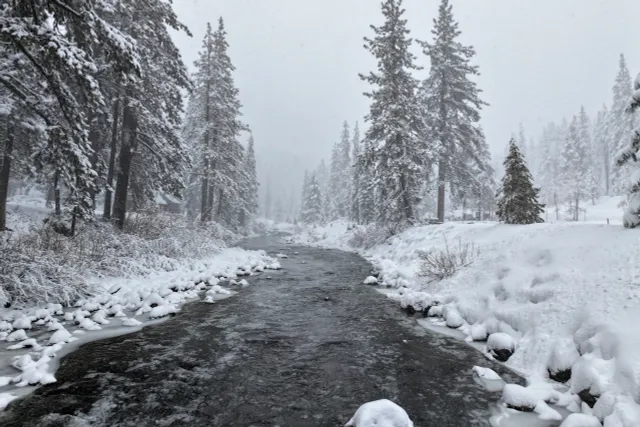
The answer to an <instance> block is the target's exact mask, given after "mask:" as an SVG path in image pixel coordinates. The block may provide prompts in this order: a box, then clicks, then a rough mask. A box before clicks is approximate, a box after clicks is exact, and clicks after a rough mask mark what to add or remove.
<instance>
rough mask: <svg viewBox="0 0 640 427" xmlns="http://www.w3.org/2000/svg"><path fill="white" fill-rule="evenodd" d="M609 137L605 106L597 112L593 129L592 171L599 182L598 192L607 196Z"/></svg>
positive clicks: (609, 162) (608, 182) (607, 114)
mask: <svg viewBox="0 0 640 427" xmlns="http://www.w3.org/2000/svg"><path fill="white" fill-rule="evenodd" d="M608 135H609V111H608V109H607V106H606V105H603V106H602V109H601V110H600V111H598V116H597V118H596V122H595V125H594V128H593V146H594V148H593V152H594V157H593V158H594V169H595V171H596V173H597V176H599V180H600V181H601V184H600V190H601V191H602V190H603V191H604V194H606V195H609V189H610V179H611V172H610V169H611V157H610V155H611V153H610V150H609V146H608Z"/></svg>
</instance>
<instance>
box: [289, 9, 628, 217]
mask: <svg viewBox="0 0 640 427" xmlns="http://www.w3.org/2000/svg"><path fill="white" fill-rule="evenodd" d="M402 3H403V2H402V0H386V1H385V2H383V4H382V13H383V15H384V17H385V22H384V24H383V25H382V26H379V27H376V26H372V27H371V28H372V29H373V32H374V37H372V38H365V47H366V48H367V49H368V50H369V51H370V52H371V53H372V55H373V56H374V57H375V58H376V59H377V60H378V66H377V69H376V70H375V71H373V72H371V73H369V74H366V75H361V76H360V77H361V78H362V79H363V80H364V81H366V82H368V83H369V84H370V85H371V87H372V89H371V91H370V92H369V93H366V94H365V95H366V96H367V97H369V98H370V100H371V106H370V111H369V114H368V115H367V116H366V122H367V124H368V129H367V131H366V133H365V135H364V138H363V139H362V140H360V136H359V133H358V130H357V127H356V129H355V131H354V136H353V138H352V140H351V142H350V143H349V136H348V135H349V127H348V125H347V124H346V123H345V125H344V126H343V130H342V134H341V138H340V141H339V142H338V143H337V144H336V145H335V147H334V150H333V154H332V157H331V162H330V165H329V169H330V173H327V171H326V169H327V166H326V165H325V164H324V163H321V164H320V166H318V168H317V170H315V171H313V172H308V173H307V174H306V176H305V179H304V183H303V194H302V201H303V203H302V205H303V206H302V209H301V216H300V217H301V220H302V221H304V222H312V223H317V222H321V221H331V220H335V219H337V218H348V219H350V220H351V221H353V222H356V223H360V224H367V223H372V222H376V223H381V224H411V223H415V222H416V221H417V220H422V219H424V217H425V216H432V217H433V216H435V219H437V220H439V221H443V220H444V219H445V212H446V211H447V210H449V211H451V210H453V209H458V210H461V211H462V212H463V214H464V213H465V212H467V211H469V210H471V211H475V212H476V213H475V215H474V216H475V217H476V218H483V219H484V218H486V217H488V216H491V215H492V214H493V213H495V214H498V216H499V218H500V219H504V216H500V215H499V214H500V213H501V212H503V211H504V209H500V206H499V200H501V198H504V180H502V181H501V180H500V176H501V175H502V174H503V172H502V171H500V170H498V168H495V169H494V168H493V167H492V166H491V156H490V153H489V148H488V144H487V142H486V139H485V136H484V133H483V131H482V128H481V126H480V125H479V120H480V112H481V110H482V108H483V107H484V106H486V105H487V104H486V103H485V102H484V101H483V100H482V99H481V97H480V95H481V91H480V89H479V88H478V87H477V85H476V83H475V82H474V76H477V75H478V74H479V70H478V68H477V67H476V66H474V65H472V63H471V61H472V59H473V57H474V55H475V52H474V49H473V48H472V47H470V46H464V45H463V44H461V43H460V42H459V41H458V38H459V36H460V30H459V28H458V24H457V22H456V21H455V19H454V16H453V10H452V6H451V5H450V4H449V1H448V0H442V1H441V4H440V7H439V14H438V17H437V18H436V19H434V23H433V29H432V34H433V39H432V41H421V42H418V44H419V46H420V47H421V48H422V52H423V55H424V57H425V58H426V59H428V60H429V64H430V68H429V75H428V77H427V78H426V79H425V80H424V81H418V80H417V79H416V78H415V77H413V74H412V71H414V70H417V69H419V68H420V67H419V66H418V65H417V64H416V57H415V56H414V55H413V54H412V53H411V52H410V47H411V46H412V43H413V41H412V39H411V38H410V37H409V30H408V29H407V27H406V24H407V21H406V19H404V18H403V15H404V13H405V10H404V9H403V8H402ZM634 90H637V89H634V87H633V84H632V80H631V77H630V74H629V71H628V69H627V66H626V61H625V58H624V56H622V55H621V57H620V61H619V71H618V74H617V77H616V80H615V83H614V86H613V91H612V92H613V93H612V95H613V96H612V102H611V106H610V107H607V106H606V105H604V106H603V107H602V109H601V111H599V112H598V114H597V116H596V117H595V118H592V117H589V115H588V113H587V112H586V111H585V108H584V107H581V108H580V110H579V111H578V112H577V113H576V114H575V115H574V116H573V117H572V118H570V120H566V119H563V120H562V121H560V122H558V123H549V124H548V125H546V126H545V127H544V129H543V131H542V136H541V138H539V140H538V141H536V140H535V139H533V138H531V139H530V140H529V139H527V137H526V135H525V131H524V128H523V127H522V125H521V126H520V129H519V132H518V133H517V134H513V135H512V139H511V141H510V143H509V144H508V145H507V146H506V151H505V158H506V160H505V172H504V173H505V174H507V173H508V171H509V170H510V169H511V170H512V171H515V170H518V171H523V172H522V173H521V174H520V176H519V178H517V179H516V180H515V181H516V182H524V181H529V183H530V184H531V185H530V186H529V184H524V187H523V186H520V185H516V186H515V187H514V185H513V183H510V184H509V186H510V187H511V188H520V189H523V190H522V191H524V192H525V193H527V194H529V196H527V197H525V198H531V205H530V211H529V212H535V215H542V214H543V211H542V208H541V206H542V203H544V204H546V205H548V206H550V207H554V208H555V217H556V219H560V217H561V215H562V216H563V217H564V216H565V215H566V216H567V217H568V218H569V219H572V220H576V221H577V220H579V219H580V218H581V214H584V212H585V203H586V202H591V203H592V204H595V203H596V200H597V199H598V198H599V197H600V196H603V195H622V194H624V193H626V192H627V191H630V190H631V191H633V188H634V187H633V185H634V184H633V183H634V182H635V181H637V180H636V179H635V178H634V177H633V171H634V167H633V166H630V165H629V164H628V162H620V161H619V160H618V159H619V157H618V155H619V153H620V151H621V150H624V149H627V147H628V145H629V135H631V134H632V133H633V129H635V128H636V127H637V126H638V125H640V117H639V116H638V115H637V114H636V115H634V114H633V112H630V111H629V100H630V99H632V97H633V96H636V95H634ZM635 93H637V92H635ZM633 99H635V98H633ZM349 144H350V145H349ZM349 146H350V148H349ZM514 146H515V148H517V150H516V151H517V152H515V151H514ZM629 158H631V156H630V157H629ZM514 165H518V166H514ZM523 167H524V169H523ZM525 170H526V171H525ZM505 178H506V177H505ZM506 179H510V178H506ZM630 180H631V181H630ZM500 181H501V182H500ZM534 184H535V185H536V186H538V187H539V189H538V190H536V191H534V190H535V189H534V187H533V185H534ZM529 187H530V188H529ZM308 198H309V199H310V200H309V202H307V199H308ZM538 199H540V202H541V203H538ZM561 207H563V209H564V208H566V211H565V212H561ZM529 218H530V216H529ZM527 221H529V220H527ZM533 222H537V221H533Z"/></svg>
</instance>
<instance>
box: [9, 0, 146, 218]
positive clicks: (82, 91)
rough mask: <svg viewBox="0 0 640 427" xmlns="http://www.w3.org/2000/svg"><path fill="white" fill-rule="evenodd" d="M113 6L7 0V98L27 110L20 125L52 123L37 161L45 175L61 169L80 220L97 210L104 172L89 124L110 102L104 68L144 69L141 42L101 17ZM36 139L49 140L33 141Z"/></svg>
mask: <svg viewBox="0 0 640 427" xmlns="http://www.w3.org/2000/svg"><path fill="white" fill-rule="evenodd" d="M108 9H111V5H109V4H107V3H105V2H94V1H89V0H78V1H74V2H73V4H69V2H60V1H57V2H52V1H46V0H33V1H30V2H24V1H14V2H4V3H3V4H2V6H0V45H2V49H0V50H1V53H0V61H1V62H2V63H1V64H0V87H1V88H2V90H3V92H4V94H5V95H4V96H5V97H7V98H8V100H9V102H8V103H5V104H6V105H10V106H11V110H12V111H16V110H15V109H19V110H20V111H21V113H20V115H19V117H20V118H21V119H22V120H21V123H15V124H16V125H19V126H22V123H24V124H27V123H29V122H30V123H31V126H34V125H35V126H38V127H39V128H40V129H44V130H45V131H44V132H45V134H46V138H44V139H32V140H30V141H29V142H30V144H29V145H31V147H30V148H31V149H32V151H31V162H32V166H33V168H32V169H33V171H35V172H38V173H39V174H40V175H41V176H44V175H53V176H55V177H56V178H58V179H57V180H56V181H58V182H59V184H60V185H62V184H63V185H64V186H65V187H66V189H67V192H66V193H67V200H66V205H67V208H68V211H69V212H70V213H72V214H73V215H72V217H73V220H72V228H73V224H75V221H74V220H75V218H77V217H83V218H91V217H92V216H93V203H92V202H93V200H92V197H91V196H92V194H95V186H96V175H97V174H96V171H95V170H94V169H93V167H92V166H93V165H94V164H95V163H94V162H93V161H92V159H93V156H94V151H93V146H92V145H93V144H92V141H91V139H90V132H89V129H90V123H91V122H92V119H93V117H95V113H97V112H101V111H102V110H103V106H104V103H105V99H104V96H103V91H102V86H101V84H100V83H101V82H100V80H99V79H98V78H97V72H98V70H101V69H102V68H103V67H107V68H109V67H112V68H113V69H116V70H117V71H118V73H119V75H120V76H121V77H122V78H125V79H129V78H133V77H134V76H135V75H136V74H137V73H138V72H139V71H140V69H139V67H138V58H137V56H136V52H135V47H134V44H133V43H132V42H131V40H130V39H129V38H128V37H127V36H126V35H124V34H122V33H121V32H120V31H118V29H117V28H114V27H113V26H112V25H110V24H109V23H108V22H106V21H105V20H103V19H102V18H101V17H100V15H101V13H104V12H105V10H108ZM54 16H55V22H54V24H55V25H52V19H51V17H54ZM60 28H64V31H60ZM97 46H99V47H100V49H96V47H97ZM102 52H109V53H110V55H109V56H108V58H105V59H104V60H103V61H101V60H100V59H99V58H98V57H99V56H100V55H101V53H102ZM9 57H10V58H11V60H10V61H6V59H7V58H9ZM90 115H92V117H90ZM8 129H9V130H10V131H15V130H16V127H15V126H13V127H9V128H8ZM36 141H38V142H43V143H36V144H33V143H34V142H36ZM4 148H5V151H6V149H7V146H6V145H5V147H4ZM7 165H8V164H7ZM58 194H59V193H58ZM2 199H3V198H2V197H0V206H1V205H4V203H5V200H2ZM57 205H58V204H57Z"/></svg>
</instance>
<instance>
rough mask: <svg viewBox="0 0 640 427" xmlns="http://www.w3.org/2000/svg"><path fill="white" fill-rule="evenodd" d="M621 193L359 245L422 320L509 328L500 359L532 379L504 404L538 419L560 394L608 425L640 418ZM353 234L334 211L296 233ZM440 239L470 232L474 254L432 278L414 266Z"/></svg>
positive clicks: (466, 329)
mask: <svg viewBox="0 0 640 427" xmlns="http://www.w3.org/2000/svg"><path fill="white" fill-rule="evenodd" d="M618 203H619V200H618V201H616V200H615V199H614V198H610V199H606V200H605V201H604V202H603V203H602V204H601V205H598V206H596V207H592V208H593V209H591V210H590V211H589V212H591V214H589V213H588V218H589V215H591V216H592V217H593V218H594V220H593V221H587V222H579V223H570V222H557V223H551V224H537V225H529V226H509V225H504V224H496V223H489V222H476V223H446V224H444V225H431V226H419V227H414V228H411V229H409V230H406V231H405V232H403V233H401V234H399V235H397V236H395V237H393V238H391V239H389V240H388V241H386V242H385V243H383V244H380V245H377V246H374V247H372V248H370V249H367V250H363V251H362V253H363V255H365V256H366V257H367V258H369V259H370V260H371V261H372V262H373V264H374V265H375V266H376V268H377V269H379V271H380V275H379V280H380V284H381V285H385V286H387V287H389V288H390V290H389V291H387V292H386V293H387V295H388V297H389V298H391V299H393V300H396V301H398V302H399V303H400V304H402V306H403V307H407V306H409V305H410V306H412V308H413V309H415V310H417V311H418V312H419V311H421V310H425V309H426V310H429V311H428V313H427V312H425V313H424V314H425V315H427V314H429V315H430V316H433V317H431V318H429V319H428V320H425V321H424V322H428V323H429V325H431V326H433V327H435V328H440V329H443V328H446V327H447V326H448V327H449V328H453V329H455V333H456V334H458V335H459V336H460V337H462V338H466V340H467V341H473V340H480V341H484V340H486V338H487V336H488V335H489V336H490V335H491V334H492V333H501V334H502V335H498V336H497V337H502V338H501V340H497V337H494V338H495V339H494V340H493V341H496V342H498V343H504V337H505V336H506V339H507V342H506V344H505V347H508V346H509V345H513V347H514V350H515V351H514V352H513V355H512V356H511V357H510V358H509V359H508V361H507V362H506V365H507V366H509V367H511V368H512V369H514V370H515V371H517V372H518V373H520V374H522V375H523V376H525V377H526V378H527V381H528V383H529V385H530V386H529V387H528V388H526V389H523V390H516V391H515V393H514V392H513V390H511V391H509V390H507V392H506V393H505V395H504V396H503V405H506V404H510V405H511V406H522V405H514V404H513V403H509V402H510V399H514V397H513V396H515V399H516V401H525V402H529V403H530V405H529V406H532V407H531V408H529V409H531V410H534V409H535V411H536V413H537V414H538V415H539V417H540V418H542V419H545V420H554V419H561V418H562V414H561V413H560V412H562V411H558V410H556V409H554V408H552V407H550V406H549V405H548V404H556V408H559V407H564V408H566V410H567V411H569V412H579V413H584V414H585V415H595V416H596V418H597V419H598V420H599V421H598V422H599V423H604V425H605V426H606V427H618V426H623V427H631V426H640V406H639V405H638V404H637V403H636V402H638V400H639V399H640V335H639V334H638V333H637V330H636V329H635V328H636V324H637V323H638V322H639V321H640V274H639V273H640V270H639V268H638V264H637V262H638V261H637V260H638V259H640V246H639V245H638V241H640V240H639V239H640V236H639V235H638V234H637V233H638V232H637V231H634V230H625V229H623V228H622V227H621V226H620V225H619V221H615V222H614V221H611V220H610V224H609V225H607V223H606V219H607V218H610V219H615V220H619V218H620V217H621V210H620V208H618V206H617V204H618ZM353 233H354V231H353V230H350V231H347V224H346V223H342V222H338V223H333V224H330V225H328V226H326V227H320V228H315V229H313V230H308V231H306V232H304V233H301V234H299V235H297V236H295V237H294V240H295V241H296V242H299V243H310V244H316V245H321V246H328V247H339V248H342V249H349V246H348V242H349V240H350V239H351V237H352V236H353ZM445 238H446V241H447V242H448V245H449V247H450V248H452V249H453V248H455V247H457V246H458V244H459V242H463V244H464V243H466V242H469V243H472V244H473V245H474V247H475V248H476V249H477V251H478V255H477V258H476V259H475V260H474V261H473V263H472V264H471V265H469V266H467V267H465V268H462V269H461V270H460V271H458V272H457V273H456V274H455V275H454V276H452V277H450V278H447V279H444V280H442V281H440V282H431V283H427V280H426V279H425V278H422V277H419V271H420V263H419V258H418V255H419V253H420V251H425V250H434V249H435V250H438V249H440V250H442V249H443V248H444V246H445ZM364 279H365V278H363V280H364ZM370 280H371V279H370ZM434 305H438V306H437V307H432V308H430V309H429V307H430V306H434ZM449 330H451V329H449ZM509 340H510V342H509ZM482 349H483V350H485V351H486V350H487V348H486V345H485V344H482ZM491 353H492V352H489V351H487V357H493V356H492V355H491ZM492 354H494V355H495V352H493V353H492ZM562 371H568V372H570V373H571V376H572V378H571V379H570V380H569V381H568V382H566V383H565V384H561V383H559V382H556V381H551V380H550V379H549V375H550V372H553V373H555V374H557V373H561V372H562ZM580 392H582V394H583V395H585V393H586V394H589V395H592V396H594V397H596V398H598V399H597V403H596V404H595V407H594V408H590V407H589V406H588V405H587V404H585V403H582V402H580V399H579V398H578V397H577V394H578V393H580ZM518 399H520V400H518ZM527 399H528V400H527ZM540 402H541V403H540ZM505 409H506V408H505ZM509 411H512V410H511V409H508V410H507V411H506V412H505V413H506V414H507V415H508V412H509ZM512 412H515V411H512ZM500 417H502V418H504V417H505V414H501V415H500V416H499V417H498V418H500ZM587 418H588V417H587ZM587 418H583V420H584V419H587ZM576 419H577V418H576V417H573V418H572V419H568V420H566V423H567V425H569V426H571V425H582V424H580V423H578V424H572V423H573V422H574V420H576ZM592 419H593V418H591V420H592ZM499 422H500V423H502V422H504V421H503V420H502V419H501V420H500V421H499ZM558 422H559V421H558ZM585 422H589V421H585ZM500 425H506V424H500ZM547 425H550V424H547ZM555 425H557V424H555ZM585 425H590V424H585ZM597 425H600V424H597Z"/></svg>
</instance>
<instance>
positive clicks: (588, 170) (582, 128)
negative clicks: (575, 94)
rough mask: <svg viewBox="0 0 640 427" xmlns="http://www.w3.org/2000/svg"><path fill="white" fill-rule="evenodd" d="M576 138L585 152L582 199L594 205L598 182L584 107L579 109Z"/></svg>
mask: <svg viewBox="0 0 640 427" xmlns="http://www.w3.org/2000/svg"><path fill="white" fill-rule="evenodd" d="M578 137H579V138H580V144H581V146H582V147H583V149H584V151H585V157H586V159H585V178H584V179H585V181H587V182H586V185H585V190H586V192H587V193H586V194H585V195H584V199H585V200H586V199H587V198H590V199H591V203H592V204H594V205H595V204H596V198H598V197H599V196H600V181H599V180H598V173H597V171H596V170H595V160H594V157H595V155H596V153H595V152H594V150H593V139H592V130H591V120H590V119H589V115H588V114H587V112H586V110H585V109H584V106H582V107H580V114H579V115H578Z"/></svg>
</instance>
